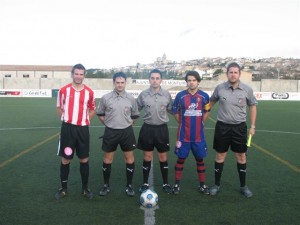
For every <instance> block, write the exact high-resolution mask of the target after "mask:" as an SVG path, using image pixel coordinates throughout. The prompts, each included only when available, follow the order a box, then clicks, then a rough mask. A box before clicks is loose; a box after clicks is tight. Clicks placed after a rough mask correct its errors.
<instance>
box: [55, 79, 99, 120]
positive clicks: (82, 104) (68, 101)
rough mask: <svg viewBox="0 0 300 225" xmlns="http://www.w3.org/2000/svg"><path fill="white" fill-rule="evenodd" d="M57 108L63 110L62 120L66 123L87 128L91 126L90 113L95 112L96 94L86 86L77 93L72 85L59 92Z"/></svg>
mask: <svg viewBox="0 0 300 225" xmlns="http://www.w3.org/2000/svg"><path fill="white" fill-rule="evenodd" d="M57 107H58V108H61V109H62V111H63V113H62V115H61V120H62V121H64V122H65V123H70V124H73V125H77V126H87V125H89V124H90V118H89V111H90V110H95V97H94V92H93V91H92V89H90V88H89V87H87V86H86V85H84V87H83V89H81V90H80V91H77V90H76V89H75V88H74V87H73V86H72V83H70V84H68V85H66V86H64V87H62V88H61V89H60V90H59V93H58V95H57Z"/></svg>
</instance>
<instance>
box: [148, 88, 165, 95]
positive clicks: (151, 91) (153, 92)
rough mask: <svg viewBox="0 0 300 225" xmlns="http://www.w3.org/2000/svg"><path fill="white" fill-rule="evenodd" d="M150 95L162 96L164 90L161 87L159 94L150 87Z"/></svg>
mask: <svg viewBox="0 0 300 225" xmlns="http://www.w3.org/2000/svg"><path fill="white" fill-rule="evenodd" d="M149 94H150V96H154V95H156V94H158V95H162V88H161V87H160V88H159V92H156V91H154V89H153V88H152V87H150V88H149Z"/></svg>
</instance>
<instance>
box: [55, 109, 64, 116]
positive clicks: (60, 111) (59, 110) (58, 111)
mask: <svg viewBox="0 0 300 225" xmlns="http://www.w3.org/2000/svg"><path fill="white" fill-rule="evenodd" d="M56 111H57V114H58V116H59V117H61V115H62V114H63V110H62V109H61V108H60V107H57V108H56Z"/></svg>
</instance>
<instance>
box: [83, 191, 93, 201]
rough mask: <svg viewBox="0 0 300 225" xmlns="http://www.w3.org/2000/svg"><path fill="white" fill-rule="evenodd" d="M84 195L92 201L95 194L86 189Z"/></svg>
mask: <svg viewBox="0 0 300 225" xmlns="http://www.w3.org/2000/svg"><path fill="white" fill-rule="evenodd" d="M82 194H83V196H84V197H86V198H88V199H92V198H93V196H94V195H93V192H91V191H90V189H88V188H85V189H83V190H82Z"/></svg>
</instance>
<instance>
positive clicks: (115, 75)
mask: <svg viewBox="0 0 300 225" xmlns="http://www.w3.org/2000/svg"><path fill="white" fill-rule="evenodd" d="M117 77H123V78H124V79H125V80H126V79H127V76H126V74H125V73H123V72H117V73H115V74H114V76H113V81H114V82H115V80H116V78H117Z"/></svg>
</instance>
